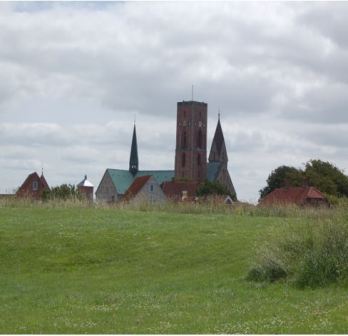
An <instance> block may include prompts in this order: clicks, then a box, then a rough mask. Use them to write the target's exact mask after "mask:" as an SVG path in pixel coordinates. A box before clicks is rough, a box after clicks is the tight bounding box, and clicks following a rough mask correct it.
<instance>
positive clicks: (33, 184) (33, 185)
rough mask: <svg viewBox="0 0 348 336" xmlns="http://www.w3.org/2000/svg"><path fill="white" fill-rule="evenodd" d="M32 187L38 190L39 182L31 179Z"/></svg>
mask: <svg viewBox="0 0 348 336" xmlns="http://www.w3.org/2000/svg"><path fill="white" fill-rule="evenodd" d="M32 189H33V191H38V190H39V183H38V182H37V181H33V183H32Z"/></svg>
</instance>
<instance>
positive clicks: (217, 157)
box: [209, 112, 228, 163]
mask: <svg viewBox="0 0 348 336" xmlns="http://www.w3.org/2000/svg"><path fill="white" fill-rule="evenodd" d="M214 161H215V162H225V163H226V162H227V161H228V158H227V151H226V145H225V139H224V134H223V132H222V128H221V123H220V112H219V114H218V122H217V125H216V130H215V134H214V138H213V142H212V144H211V149H210V154H209V162H214Z"/></svg>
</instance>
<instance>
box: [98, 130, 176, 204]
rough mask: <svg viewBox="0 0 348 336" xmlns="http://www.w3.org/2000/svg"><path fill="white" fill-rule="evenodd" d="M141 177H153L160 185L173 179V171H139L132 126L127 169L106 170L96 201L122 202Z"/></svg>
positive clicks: (136, 146) (136, 147) (135, 137)
mask: <svg viewBox="0 0 348 336" xmlns="http://www.w3.org/2000/svg"><path fill="white" fill-rule="evenodd" d="M141 176H153V178H154V179H155V180H156V182H157V183H158V184H159V185H160V184H161V183H163V182H165V181H170V180H171V179H173V177H174V171H173V170H139V159H138V145H137V136H136V128H135V125H134V129H133V138H132V146H131V154H130V159H129V169H128V170H125V169H110V168H108V169H106V171H105V173H104V175H103V177H102V179H101V181H100V183H99V186H98V188H97V190H96V198H97V201H102V202H117V201H120V200H122V198H123V196H124V195H125V193H126V192H127V190H128V189H129V187H130V186H131V184H132V183H133V182H134V181H135V180H136V179H137V178H138V177H141Z"/></svg>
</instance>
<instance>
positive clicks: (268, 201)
mask: <svg viewBox="0 0 348 336" xmlns="http://www.w3.org/2000/svg"><path fill="white" fill-rule="evenodd" d="M259 204H260V205H266V206H268V205H299V206H325V207H328V206H329V205H330V204H329V202H328V200H327V199H326V197H325V196H324V195H323V194H322V193H321V192H320V191H319V190H318V189H317V188H315V187H285V188H277V189H275V190H273V191H272V192H270V193H269V194H267V195H266V196H265V197H263V198H262V199H261V200H260V203H259Z"/></svg>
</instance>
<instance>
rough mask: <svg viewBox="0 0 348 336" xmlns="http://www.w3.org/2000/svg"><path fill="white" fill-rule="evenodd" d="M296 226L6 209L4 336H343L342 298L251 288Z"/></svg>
mask: <svg viewBox="0 0 348 336" xmlns="http://www.w3.org/2000/svg"><path fill="white" fill-rule="evenodd" d="M299 220H311V219H303V218H297V217H296V216H295V217H291V218H290V217H261V216H246V215H243V216H242V215H231V214H213V213H211V214H209V213H206V214H181V213H174V212H143V211H132V210H120V209H91V208H65V209H64V208H45V207H3V208H0V272H1V273H0V274H1V276H0V316H1V319H0V332H1V333H334V332H335V333H346V332H347V329H348V318H347V316H348V300H347V299H348V293H347V291H346V290H345V289H344V288H339V287H335V286H331V287H329V288H324V289H316V290H309V289H306V290H300V289H296V288H294V287H291V286H289V285H287V284H285V283H278V284H272V285H260V284H255V283H251V282H247V281H245V280H244V278H245V276H246V274H247V271H248V269H249V267H250V266H251V265H252V263H253V261H254V260H255V251H256V247H257V246H258V245H260V244H262V243H263V242H264V241H265V240H267V237H268V236H269V235H270V234H271V233H272V231H274V230H278V229H279V228H280V227H282V225H284V224H289V223H290V224H291V223H292V222H294V223H295V222H298V221H299Z"/></svg>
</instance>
